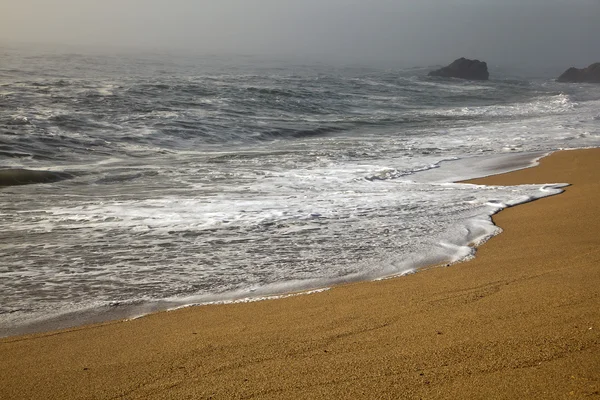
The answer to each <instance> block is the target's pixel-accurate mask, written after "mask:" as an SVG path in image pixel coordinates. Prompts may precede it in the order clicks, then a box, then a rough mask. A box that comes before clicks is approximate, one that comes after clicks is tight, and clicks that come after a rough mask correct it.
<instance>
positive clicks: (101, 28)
mask: <svg viewBox="0 0 600 400" xmlns="http://www.w3.org/2000/svg"><path fill="white" fill-rule="evenodd" d="M0 41H3V42H8V43H14V42H38V43H56V44H77V45H86V46H88V45H102V46H106V45H117V46H127V47H144V48H151V49H173V50H193V51H195V52H213V53H214V52H217V53H220V52H224V53H244V54H273V55H296V56H309V57H313V58H314V57H317V58H324V59H331V60H336V59H337V60H341V61H356V62H363V63H367V62H369V60H373V61H377V62H380V61H384V62H397V63H399V64H401V65H430V64H437V63H445V62H449V61H451V60H452V59H454V58H456V57H459V56H467V57H475V58H481V59H485V60H487V61H489V62H491V63H493V64H500V65H511V64H512V65H514V64H524V65H542V64H550V65H564V64H577V65H580V66H583V65H587V64H589V63H591V62H594V61H600V0H564V1H559V0H554V1H553V0H521V1H516V0H502V1H501V0H445V1H444V0H418V1H409V0H370V1H364V0H363V1H358V0H319V1H317V0H295V1H288V0H119V1H117V0H103V1H100V0H0Z"/></svg>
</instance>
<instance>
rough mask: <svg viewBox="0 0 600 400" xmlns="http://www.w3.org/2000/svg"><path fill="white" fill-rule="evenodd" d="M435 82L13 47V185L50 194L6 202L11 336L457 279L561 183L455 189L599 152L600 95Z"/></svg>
mask: <svg viewBox="0 0 600 400" xmlns="http://www.w3.org/2000/svg"><path fill="white" fill-rule="evenodd" d="M449 61H450V60H449ZM568 66H569V65H565V69H566V67H568ZM434 67H435V66H417V67H414V68H404V67H395V66H389V65H388V66H385V67H373V66H363V65H344V64H339V63H338V64H327V63H325V62H318V61H310V62H308V61H302V60H301V59H294V60H287V59H282V58H275V57H259V56H234V55H226V56H225V55H189V54H167V53H160V52H110V51H102V52H85V51H72V50H65V49H56V48H54V49H41V48H29V47H27V48H23V47H14V46H13V47H9V46H4V47H0V170H1V172H2V173H3V174H4V176H6V175H7V174H8V175H9V176H10V174H11V173H16V172H15V171H18V170H19V169H27V170H33V171H41V173H43V174H46V175H48V176H53V177H56V179H52V182H50V181H45V180H43V181H40V183H35V184H28V185H13V184H6V182H5V186H2V187H0V336H11V335H17V334H22V333H31V332H39V331H48V330H52V329H58V328H65V327H72V326H77V325H81V324H85V323H93V322H100V321H106V320H113V319H122V318H125V319H127V318H136V317H139V316H141V315H145V314H147V313H150V312H154V311H159V310H169V309H175V308H180V307H185V306H189V305H196V304H214V303H226V302H234V301H255V300H260V299H268V298H273V297H281V296H289V295H298V294H302V293H310V292H312V291H320V290H327V288H330V287H331V286H332V285H336V284H341V283H346V282H355V281H363V280H374V279H383V278H387V277H394V276H401V275H404V274H408V273H413V272H415V271H417V270H418V269H419V268H422V267H424V266H431V265H438V266H450V268H452V264H454V263H456V262H460V261H463V260H467V259H469V258H471V257H473V256H474V255H475V245H477V244H480V243H483V242H484V241H485V240H487V239H488V238H490V237H491V236H493V235H496V234H498V233H499V232H500V231H501V229H500V228H499V227H497V226H495V225H494V224H493V222H492V218H491V217H492V215H493V214H495V213H496V212H498V211H499V210H501V209H503V208H506V207H509V206H512V205H516V204H520V203H523V202H528V201H531V200H535V199H538V198H540V197H544V196H549V195H553V194H558V193H560V192H561V190H563V189H562V188H563V187H564V186H565V184H568V182H539V183H537V184H529V185H519V186H481V185H474V184H466V183H460V182H459V181H461V180H465V179H468V178H474V177H480V176H486V175H491V174H496V173H500V172H506V171H510V170H515V169H520V168H526V167H530V166H532V165H535V163H536V162H537V160H539V158H541V157H543V156H545V155H547V154H549V153H551V152H553V151H556V150H558V149H574V148H585V147H597V146H600V85H595V86H594V85H587V84H564V83H557V82H555V81H554V78H555V77H556V76H557V75H558V74H559V73H560V72H562V71H555V72H556V74H550V73H547V72H545V71H536V70H535V69H532V70H529V71H523V70H514V71H513V70H510V69H508V68H500V67H494V66H493V65H490V74H491V79H490V80H489V81H485V82H472V81H464V80H457V79H444V78H434V77H428V76H427V72H429V71H430V70H432V69H433V68H434ZM523 240H527V238H524V239H523Z"/></svg>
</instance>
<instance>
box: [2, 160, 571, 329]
mask: <svg viewBox="0 0 600 400" xmlns="http://www.w3.org/2000/svg"><path fill="white" fill-rule="evenodd" d="M550 154H552V152H535V153H506V154H497V155H493V156H478V157H469V158H466V159H459V160H453V161H444V162H442V163H440V167H439V168H436V169H430V170H427V171H423V172H418V173H416V174H414V175H412V176H411V177H412V178H413V179H415V180H417V181H418V180H420V179H425V180H428V181H438V182H456V183H463V182H464V181H466V180H469V179H475V178H482V177H486V176H492V175H499V174H503V173H507V172H512V171H517V170H521V169H526V168H531V167H534V166H537V165H538V164H539V160H540V159H541V158H543V157H546V156H548V155H550ZM449 163H452V166H453V167H452V168H451V169H450V168H449V169H446V168H444V166H445V165H449ZM457 163H462V164H463V165H464V168H460V167H459V168H457ZM448 171H451V172H452V174H449V173H448ZM475 171H477V172H475ZM564 186H567V185H566V184H547V185H540V189H541V191H545V193H544V194H543V195H540V196H538V197H536V198H534V199H529V200H524V201H520V202H516V203H514V204H503V205H498V207H497V208H496V209H495V210H494V211H492V212H491V214H489V215H488V217H487V221H478V223H481V224H489V225H488V226H487V227H486V229H484V230H483V232H482V231H481V229H480V230H479V231H478V234H474V235H473V236H467V237H464V238H463V239H464V240H463V242H462V243H452V244H451V245H453V246H457V248H460V249H459V251H457V256H456V257H455V259H451V260H448V259H436V258H435V256H434V257H431V256H426V255H421V257H420V258H418V259H416V260H409V261H408V262H407V263H406V266H405V267H404V268H401V270H400V271H399V272H395V273H392V274H387V275H383V276H363V275H357V276H345V277H341V278H337V279H330V280H322V279H313V280H307V281H298V282H290V283H289V285H286V286H285V288H282V287H281V286H277V287H269V286H265V287H262V288H260V289H259V290H256V291H254V292H252V293H251V295H248V293H247V292H245V291H244V292H241V291H240V292H230V293H226V294H220V295H203V296H191V297H186V298H171V299H159V300H154V301H139V302H136V303H127V304H124V303H119V302H113V303H111V304H110V305H108V306H100V307H93V308H88V309H83V310H78V311H75V312H69V313H65V314H61V315H58V316H53V317H52V318H48V319H44V320H37V321H33V322H30V323H27V324H24V325H20V326H17V327H9V328H4V327H0V337H12V336H20V335H28V334H34V333H44V332H51V331H57V330H62V329H72V328H75V327H81V326H84V325H90V324H98V323H103V322H109V321H119V320H130V319H135V318H139V317H142V316H145V315H148V314H152V313H156V312H161V311H170V310H175V309H179V308H183V307H190V306H200V305H213V304H227V303H239V302H251V301H262V300H271V299H279V298H284V297H289V296H295V295H303V294H312V293H319V292H322V291H325V290H328V289H329V288H330V287H331V286H334V285H341V284H347V283H352V282H359V281H371V280H379V279H387V278H393V277H399V276H403V275H406V274H410V273H415V272H417V271H419V270H422V269H429V268H430V267H435V266H440V265H449V264H454V263H457V262H463V261H466V260H469V259H471V258H473V257H474V254H475V248H476V247H477V246H479V245H481V244H483V243H485V242H486V241H487V240H488V239H489V238H491V237H493V236H495V235H497V234H499V233H500V232H501V228H499V227H497V226H496V225H494V224H493V221H492V216H493V215H494V214H496V213H497V212H499V211H501V210H503V209H505V208H507V207H511V206H514V205H518V204H523V203H526V202H529V201H534V200H537V199H539V198H543V197H547V196H551V195H555V194H559V193H562V191H563V190H562V189H561V188H562V187H564Z"/></svg>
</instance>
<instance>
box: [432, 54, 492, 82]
mask: <svg viewBox="0 0 600 400" xmlns="http://www.w3.org/2000/svg"><path fill="white" fill-rule="evenodd" d="M429 76H441V77H444V78H460V79H469V80H474V81H487V80H488V79H489V77H490V73H489V72H488V67H487V63H486V62H484V61H479V60H469V59H467V58H464V57H461V58H459V59H458V60H456V61H454V62H453V63H452V64H450V65H448V66H447V67H444V68H440V69H438V70H435V71H431V72H430V73H429Z"/></svg>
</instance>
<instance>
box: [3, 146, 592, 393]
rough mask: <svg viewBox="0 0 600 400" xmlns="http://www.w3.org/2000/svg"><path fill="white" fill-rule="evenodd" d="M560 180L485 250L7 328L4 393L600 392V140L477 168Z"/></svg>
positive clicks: (509, 179)
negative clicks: (206, 300) (129, 316)
mask: <svg viewBox="0 0 600 400" xmlns="http://www.w3.org/2000/svg"><path fill="white" fill-rule="evenodd" d="M550 182H553V183H554V182H569V183H572V184H573V186H571V187H569V188H567V190H566V192H565V193H564V194H561V195H558V196H553V197H550V198H545V199H542V200H539V201H535V202H532V203H528V204H525V205H520V206H517V207H513V208H510V209H507V210H505V211H502V212H501V213H499V214H498V215H496V217H495V221H496V223H497V224H498V225H499V226H501V227H502V228H504V230H505V232H504V233H502V234H501V235H499V236H497V237H495V238H493V239H492V240H490V241H489V242H488V243H486V244H485V245H483V246H482V247H481V248H480V249H479V250H478V253H477V258H476V259H475V260H474V261H470V262H466V263H462V264H457V265H453V266H452V267H449V268H434V269H430V270H427V271H424V272H421V273H417V274H414V275H410V276H407V277H402V278H397V279H390V280H385V281H379V282H369V283H358V284H352V285H346V286H340V287H337V288H334V289H332V290H330V291H327V292H324V293H319V294H313V295H305V296H298V297H292V298H287V299H281V300H274V301H263V302H258V303H251V304H232V305H222V306H205V307H193V308H188V309H184V310H179V311H174V312H165V313H158V314H154V315H150V316H148V317H144V318H140V319H138V320H135V321H130V322H111V323H106V324H103V325H96V326H88V327H81V328H77V329H71V330H67V331H62V332H55V333H47V334H39V335H34V336H24V337H13V338H7V339H3V340H1V341H0V398H1V399H17V398H19V399H20V398H29V399H77V398H89V399H116V398H128V399H129V398H134V399H138V398H139V399H147V398H151V399H154V398H160V399H163V398H164V399H201V398H221V399H229V398H270V399H315V398H382V399H400V398H409V399H418V398H423V399H442V398H444V399H446V398H447V399H496V398H498V399H500V398H502V399H587V398H600V296H599V294H600V149H591V150H578V151H564V152H559V153H555V154H553V155H552V156H550V157H548V158H546V159H543V160H542V162H541V165H540V166H539V167H536V168H531V169H527V170H522V171H517V172H513V173H509V174H505V175H498V176H494V177H490V178H485V179H479V180H477V183H482V184H519V183H550Z"/></svg>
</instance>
